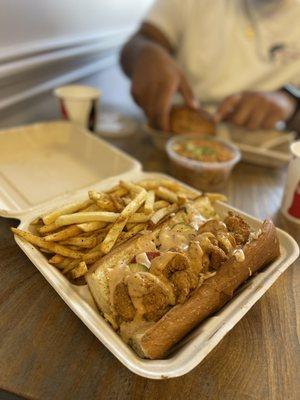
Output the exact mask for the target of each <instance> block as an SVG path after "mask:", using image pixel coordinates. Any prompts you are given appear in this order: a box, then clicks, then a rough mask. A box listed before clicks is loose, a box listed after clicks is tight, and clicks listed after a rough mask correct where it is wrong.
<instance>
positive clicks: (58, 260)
mask: <svg viewBox="0 0 300 400" xmlns="http://www.w3.org/2000/svg"><path fill="white" fill-rule="evenodd" d="M63 260H64V257H63V256H61V255H60V254H55V255H54V256H53V257H51V258H50V259H49V263H50V264H52V265H58V264H60V263H61V262H63Z"/></svg>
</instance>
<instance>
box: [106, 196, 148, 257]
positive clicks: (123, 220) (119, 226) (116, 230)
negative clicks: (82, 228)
mask: <svg viewBox="0 0 300 400" xmlns="http://www.w3.org/2000/svg"><path fill="white" fill-rule="evenodd" d="M146 197H147V192H146V190H144V189H142V190H141V191H140V192H139V194H138V195H137V196H136V197H135V198H134V199H133V200H132V202H131V203H129V204H128V205H127V206H126V207H125V208H124V210H123V211H122V212H121V214H120V215H119V216H118V218H117V220H116V222H115V223H114V224H113V226H112V227H111V228H110V230H109V231H108V234H107V236H106V238H105V239H104V240H103V243H102V246H101V250H102V251H103V253H105V254H107V253H108V252H109V251H110V250H111V248H112V247H113V246H114V244H115V242H116V241H117V239H118V236H119V235H120V233H121V232H122V230H123V229H124V227H125V225H126V224H127V222H128V220H129V217H131V216H132V214H134V213H135V212H136V211H137V210H138V209H139V208H140V206H141V205H142V204H143V203H144V202H145V199H146Z"/></svg>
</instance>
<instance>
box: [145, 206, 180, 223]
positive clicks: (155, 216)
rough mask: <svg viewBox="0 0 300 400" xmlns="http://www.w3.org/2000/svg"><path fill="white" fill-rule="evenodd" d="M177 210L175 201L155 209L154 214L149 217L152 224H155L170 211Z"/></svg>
mask: <svg viewBox="0 0 300 400" xmlns="http://www.w3.org/2000/svg"><path fill="white" fill-rule="evenodd" d="M177 210H178V205H177V204H176V203H174V204H171V205H170V206H168V207H165V208H161V209H160V210H158V211H156V213H155V214H153V215H152V217H151V218H150V222H151V223H152V224H153V225H156V224H158V223H159V221H161V220H162V219H163V218H165V217H166V216H167V215H170V214H171V213H173V212H176V211H177Z"/></svg>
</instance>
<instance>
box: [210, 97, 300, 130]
mask: <svg viewBox="0 0 300 400" xmlns="http://www.w3.org/2000/svg"><path fill="white" fill-rule="evenodd" d="M295 108H296V101H295V99H293V98H292V96H289V95H288V94H287V93H285V92H283V91H276V92H244V93H238V94H234V95H232V96H229V97H227V98H226V99H225V100H224V101H223V102H222V103H221V104H220V106H219V108H218V110H217V112H216V114H215V121H216V122H220V121H228V122H231V123H233V124H235V125H238V126H243V127H246V128H248V129H260V128H262V129H272V128H274V127H275V126H276V124H277V123H278V122H279V121H287V120H288V119H289V118H290V117H291V116H292V114H293V113H294V111H295Z"/></svg>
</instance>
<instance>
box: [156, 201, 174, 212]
mask: <svg viewBox="0 0 300 400" xmlns="http://www.w3.org/2000/svg"><path fill="white" fill-rule="evenodd" d="M169 205H170V203H169V202H168V201H166V200H158V201H156V202H155V203H154V204H153V210H154V211H157V210H160V209H161V208H165V207H168V206H169Z"/></svg>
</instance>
